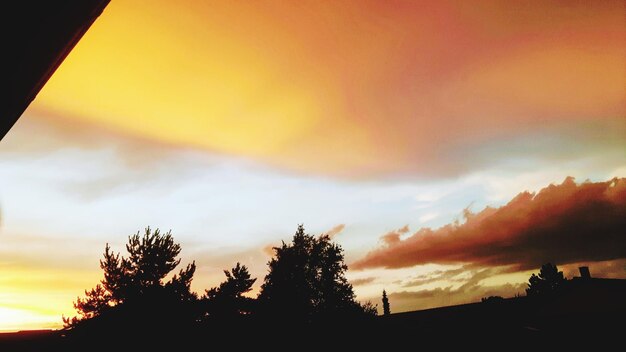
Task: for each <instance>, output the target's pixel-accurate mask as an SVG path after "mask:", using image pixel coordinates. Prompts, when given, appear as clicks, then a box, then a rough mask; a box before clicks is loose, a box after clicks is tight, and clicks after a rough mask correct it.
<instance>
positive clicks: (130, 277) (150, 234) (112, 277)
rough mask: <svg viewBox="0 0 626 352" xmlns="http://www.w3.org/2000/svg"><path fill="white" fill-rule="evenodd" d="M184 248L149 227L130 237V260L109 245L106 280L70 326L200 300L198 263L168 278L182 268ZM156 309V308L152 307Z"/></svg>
mask: <svg viewBox="0 0 626 352" xmlns="http://www.w3.org/2000/svg"><path fill="white" fill-rule="evenodd" d="M180 250H181V248H180V245H179V244H178V243H176V242H174V239H173V237H172V234H171V231H168V232H167V233H161V231H160V230H159V229H156V230H154V231H152V230H151V229H150V227H147V228H146V229H145V231H144V233H143V235H140V234H139V232H137V233H136V234H134V235H131V236H129V238H128V243H127V244H126V251H127V252H128V256H127V257H125V256H122V255H121V254H120V253H113V251H112V250H111V247H110V246H109V244H108V243H107V245H106V246H105V249H104V258H103V259H101V260H100V268H102V270H103V271H104V278H103V279H102V280H101V282H100V283H99V284H98V285H96V287H95V288H93V289H91V290H88V291H85V297H84V298H80V297H79V298H78V299H77V300H76V302H75V303H74V308H75V309H76V311H77V312H78V316H77V317H74V318H72V319H68V318H64V322H65V324H66V326H71V325H74V324H76V323H78V322H80V321H82V320H86V319H90V318H94V317H97V316H99V315H102V314H103V313H105V312H107V311H108V310H111V309H112V308H114V307H118V306H122V305H133V306H140V305H141V306H150V305H159V306H161V307H163V306H164V305H166V304H168V303H172V302H181V303H182V302H190V301H193V300H195V299H196V295H195V294H194V293H193V292H191V288H190V286H191V281H192V279H193V275H194V272H195V270H196V265H195V263H191V264H188V265H187V266H186V267H185V268H183V269H181V270H180V271H179V272H178V273H177V274H175V275H173V276H172V277H171V279H169V280H167V281H165V278H166V276H167V275H168V274H170V273H171V272H172V271H173V270H174V269H175V268H176V267H177V266H178V265H179V264H180V259H179V258H178V255H179V254H180ZM152 308H155V307H152Z"/></svg>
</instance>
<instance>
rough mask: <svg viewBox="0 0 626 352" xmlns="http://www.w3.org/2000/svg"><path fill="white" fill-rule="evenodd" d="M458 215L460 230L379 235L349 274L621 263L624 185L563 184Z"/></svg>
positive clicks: (625, 243)
mask: <svg viewBox="0 0 626 352" xmlns="http://www.w3.org/2000/svg"><path fill="white" fill-rule="evenodd" d="M464 216H465V222H463V223H459V222H454V223H451V224H448V225H446V226H443V227H441V228H439V229H436V230H432V229H430V228H422V229H420V230H418V231H417V232H415V233H414V234H413V235H411V236H410V237H408V238H406V239H405V240H401V239H400V238H399V236H398V234H397V233H393V234H386V235H384V236H382V238H381V239H382V242H383V244H382V246H381V247H379V248H377V249H375V250H373V251H371V252H369V253H368V254H367V255H366V256H365V257H364V258H362V259H361V260H358V261H357V262H355V263H353V264H352V265H351V268H352V269H365V268H375V267H385V268H402V267H410V266H414V265H418V264H427V263H439V264H456V263H464V264H471V265H473V266H477V267H488V266H503V265H510V266H513V267H515V268H517V269H519V270H523V269H533V268H537V267H538V266H540V265H541V264H542V263H545V262H555V263H557V264H568V263H575V262H583V261H604V260H612V259H619V258H626V232H625V229H626V178H615V179H612V180H609V181H607V182H596V183H592V182H585V183H582V184H576V183H575V182H574V179H573V178H571V177H568V178H567V179H565V181H563V183H561V184H560V185H550V186H548V187H546V188H544V189H542V190H541V191H540V192H538V193H536V194H534V193H529V192H522V193H520V194H518V195H517V196H516V197H515V198H513V199H512V200H511V201H510V202H509V203H508V204H506V205H504V206H502V207H500V208H490V207H487V208H485V209H484V210H482V211H481V212H479V213H476V214H474V213H472V212H470V211H469V210H466V211H464ZM394 234H395V235H394Z"/></svg>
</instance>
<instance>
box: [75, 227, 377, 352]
mask: <svg viewBox="0 0 626 352" xmlns="http://www.w3.org/2000/svg"><path fill="white" fill-rule="evenodd" d="M180 251H181V247H180V245H179V244H178V243H176V242H175V241H174V238H173V237H172V234H171V232H167V233H163V232H161V231H159V230H158V229H156V230H151V229H150V228H146V229H145V232H144V233H143V234H140V233H139V232H138V233H136V234H134V235H132V236H130V237H129V239H128V243H127V244H126V252H127V254H126V255H122V254H120V253H114V252H113V251H112V250H111V248H110V247H109V245H108V244H107V245H106V247H105V250H104V256H103V258H102V259H101V260H100V267H101V268H102V270H103V274H104V277H103V279H102V280H101V282H100V283H99V284H97V285H96V286H95V287H94V288H92V289H90V290H87V291H85V296H84V297H82V298H78V299H77V300H76V302H75V303H74V307H75V308H76V311H77V313H78V314H77V316H75V317H72V318H65V317H64V318H63V321H64V324H65V331H66V337H67V338H68V339H70V340H72V339H74V340H77V341H81V340H85V339H88V340H89V341H92V340H94V339H105V340H106V339H108V338H109V337H111V336H115V338H117V339H122V340H125V339H129V338H138V336H141V334H142V333H143V334H146V333H149V334H150V336H159V335H160V336H172V335H181V334H183V335H185V336H187V335H189V334H196V335H197V334H204V333H208V332H209V331H210V332H212V333H216V332H221V333H232V331H233V329H237V330H245V331H257V332H260V331H267V330H268V329H271V330H272V331H289V330H296V329H297V330H300V331H303V330H307V329H308V328H309V327H310V328H315V327H322V326H323V327H325V328H330V327H332V326H340V325H344V326H345V325H346V324H350V325H352V326H354V325H355V324H357V325H358V324H365V323H366V322H367V321H368V320H371V318H372V317H374V316H375V315H376V307H375V306H373V305H372V304H370V303H367V304H360V303H359V302H357V301H356V299H355V295H354V291H353V288H352V285H351V284H350V283H349V282H348V281H347V279H346V277H345V273H346V270H347V269H348V267H347V266H346V264H345V263H344V255H343V249H342V248H341V246H339V245H337V244H335V243H333V242H332V241H331V239H330V237H329V236H327V235H321V236H317V237H316V236H312V235H309V234H306V233H305V230H304V227H303V226H302V225H300V226H298V229H297V231H296V233H295V234H294V236H293V238H292V240H291V242H288V243H285V242H283V243H282V244H281V245H280V246H279V247H274V256H273V257H272V259H271V260H270V261H269V263H268V266H269V268H268V269H269V270H268V273H267V275H266V276H265V278H264V280H263V283H262V285H261V289H260V293H259V294H258V296H257V297H256V298H252V297H249V296H248V295H246V293H248V292H249V291H251V289H252V285H253V284H254V283H255V282H256V280H257V279H256V278H252V277H251V275H250V273H249V272H248V268H247V267H246V266H245V265H242V264H241V263H236V264H235V265H234V267H233V268H231V269H229V270H224V274H225V280H224V281H223V282H222V283H221V284H219V286H217V287H214V288H211V289H208V290H206V291H205V292H204V294H201V295H198V294H197V293H195V292H192V291H191V282H192V280H193V277H194V273H195V270H196V265H195V263H194V262H192V263H190V264H187V265H186V266H184V267H182V268H181V269H178V271H175V270H176V268H177V267H178V266H179V265H180V259H179V258H178V257H179V254H180ZM172 273H173V275H172ZM168 277H169V279H166V278H168ZM247 328H248V329H247ZM155 334H156V335H155ZM103 335H104V336H103ZM146 342H147V341H146ZM153 342H154V341H153Z"/></svg>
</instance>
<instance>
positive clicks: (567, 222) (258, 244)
mask: <svg viewBox="0 0 626 352" xmlns="http://www.w3.org/2000/svg"><path fill="white" fill-rule="evenodd" d="M624 43H626V7H625V5H624V2H623V1H544V2H527V1H453V2H446V1H432V2H427V1H347V0H346V1H129V0H128V1H124V0H113V1H112V2H111V3H110V4H109V5H108V6H107V8H106V9H105V10H104V12H103V13H102V15H101V16H100V17H99V18H98V19H97V20H96V22H95V23H94V24H93V26H92V27H91V29H90V30H89V31H88V32H87V33H86V34H85V36H84V37H83V39H82V40H81V41H80V42H79V43H78V45H77V46H76V47H75V49H74V50H73V51H72V52H71V53H70V55H69V56H68V57H67V59H66V60H65V62H64V63H63V64H62V65H61V66H60V68H59V69H58V70H57V72H56V73H55V74H54V75H53V76H52V78H51V79H50V81H49V82H48V83H47V84H46V85H45V86H44V88H43V89H42V91H41V92H40V93H39V95H38V96H37V98H36V99H35V100H34V102H33V103H32V104H31V105H30V107H29V108H28V110H27V111H26V112H25V113H24V114H23V115H22V117H21V118H20V120H19V121H18V122H17V124H16V125H15V126H14V127H13V128H12V129H11V131H9V133H8V134H7V135H6V137H5V138H4V139H3V140H2V141H1V142H0V331H4V330H19V329H32V328H49V327H53V328H58V327H60V326H61V315H62V314H64V315H66V316H67V315H73V314H74V311H73V308H72V301H73V300H75V299H76V297H77V296H79V295H82V294H83V291H84V290H85V289H88V288H91V287H93V286H94V285H95V284H96V283H98V281H99V280H100V279H101V276H102V274H101V270H100V268H99V266H98V260H99V259H100V257H101V254H102V252H103V249H104V246H105V243H107V242H108V243H110V244H111V245H112V247H113V249H115V250H117V251H121V250H123V245H124V243H125V242H126V240H127V238H128V236H129V235H131V234H133V233H135V232H137V231H138V230H143V228H144V227H146V226H151V227H153V228H157V227H158V228H160V229H162V230H169V229H171V230H172V233H173V235H174V238H175V239H176V240H177V241H179V242H180V243H181V245H182V257H183V263H186V262H189V261H191V260H195V261H196V264H197V265H198V270H197V271H196V275H195V279H194V281H193V286H192V288H193V289H194V290H195V291H197V292H199V293H203V292H204V290H205V289H208V288H210V287H212V286H215V285H217V284H219V282H220V281H222V280H223V273H222V270H223V269H226V268H230V267H232V266H233V265H234V264H235V263H236V262H237V261H240V262H242V264H245V265H247V266H248V267H249V268H250V269H251V272H252V273H253V275H254V276H255V277H258V278H259V279H258V280H257V284H256V285H255V290H254V291H253V293H256V292H257V291H258V288H259V286H260V283H261V282H262V279H263V276H264V275H265V273H266V270H267V267H266V263H267V261H268V260H269V258H270V251H269V250H268V249H269V248H271V246H272V245H277V244H279V243H280V241H281V240H289V239H290V238H291V236H292V235H293V233H294V232H295V230H296V228H297V225H298V224H300V223H304V225H305V228H306V230H307V231H308V232H309V233H311V234H321V233H326V232H330V233H331V234H332V235H333V238H334V239H335V240H336V241H337V242H338V243H340V244H341V245H342V246H343V248H344V250H345V254H346V262H347V263H348V265H349V267H350V270H349V271H348V277H349V279H350V280H351V282H352V283H353V285H354V287H355V291H356V294H357V298H358V299H359V300H361V301H367V300H371V301H372V302H373V303H376V304H378V305H379V306H381V304H380V295H381V293H382V290H383V289H386V290H387V292H388V293H389V294H390V295H389V296H390V303H391V309H392V311H393V312H399V311H406V310H415V309H423V308H429V307H435V306H441V305H450V304H458V303H466V302H473V301H477V300H480V298H481V297H484V296H489V295H502V296H507V297H508V296H513V295H515V294H517V293H523V292H524V288H525V282H526V281H527V279H528V276H529V275H530V273H531V272H533V271H536V269H537V268H538V267H539V266H540V265H541V264H543V263H545V262H547V261H553V262H556V264H557V265H559V267H561V268H562V269H564V271H565V274H566V276H568V277H571V276H573V275H575V274H576V270H577V267H578V265H581V264H584V265H589V266H590V268H591V274H592V275H597V276H604V277H626V237H625V236H626V233H625V232H624V231H625V230H624V229H625V228H626V179H624V177H626V45H624Z"/></svg>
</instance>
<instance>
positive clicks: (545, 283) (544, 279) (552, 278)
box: [526, 263, 567, 297]
mask: <svg viewBox="0 0 626 352" xmlns="http://www.w3.org/2000/svg"><path fill="white" fill-rule="evenodd" d="M566 281H567V280H566V279H565V278H564V277H563V272H562V271H559V269H558V268H557V267H556V265H553V264H552V263H546V264H544V265H542V266H541V270H540V271H539V275H535V274H532V275H531V276H530V279H528V288H527V289H526V295H528V296H534V297H545V296H550V295H553V294H555V293H557V292H558V291H559V290H560V289H561V288H562V287H563V285H564V283H565V282H566Z"/></svg>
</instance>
